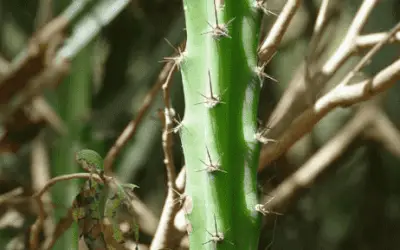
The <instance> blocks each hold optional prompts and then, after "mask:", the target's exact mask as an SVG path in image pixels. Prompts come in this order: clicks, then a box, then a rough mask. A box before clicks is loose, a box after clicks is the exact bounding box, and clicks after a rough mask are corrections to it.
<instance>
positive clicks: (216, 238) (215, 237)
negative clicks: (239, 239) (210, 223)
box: [203, 214, 235, 245]
mask: <svg viewBox="0 0 400 250" xmlns="http://www.w3.org/2000/svg"><path fill="white" fill-rule="evenodd" d="M214 225H215V234H212V233H210V232H209V231H208V230H207V229H206V231H207V233H208V234H209V235H210V236H211V239H210V240H208V241H206V242H204V243H203V245H205V244H208V243H210V242H214V244H215V245H216V244H218V243H221V242H222V241H224V240H225V241H226V242H228V243H229V244H232V245H235V244H234V243H233V242H231V241H228V240H226V239H225V235H224V233H223V232H218V227H217V218H216V217H215V214H214Z"/></svg>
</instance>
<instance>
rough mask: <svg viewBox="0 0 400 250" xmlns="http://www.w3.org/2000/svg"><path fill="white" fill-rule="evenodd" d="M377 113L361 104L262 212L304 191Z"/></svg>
mask: <svg viewBox="0 0 400 250" xmlns="http://www.w3.org/2000/svg"><path fill="white" fill-rule="evenodd" d="M377 112H378V110H377V109H376V108H375V107H374V106H372V105H365V107H363V108H362V109H361V110H360V111H359V112H358V113H357V114H356V115H355V116H354V117H353V118H352V119H351V121H349V122H348V123H347V124H346V125H345V126H344V127H343V129H342V130H341V131H339V132H338V133H337V134H336V135H335V136H334V138H332V139H331V140H330V141H329V142H328V143H327V144H325V145H324V147H323V148H321V149H320V150H319V151H318V152H317V153H315V154H314V155H313V156H312V157H311V158H310V159H309V160H308V161H307V162H306V163H305V164H304V165H303V166H302V167H300V168H299V169H298V170H297V171H296V172H295V173H293V174H292V175H291V176H290V177H288V178H287V179H286V180H285V181H283V182H282V183H281V184H280V185H279V186H278V187H277V188H275V189H274V190H273V191H272V192H271V193H270V194H269V195H268V197H266V198H265V200H264V201H263V202H264V204H263V205H262V209H263V210H264V211H283V210H284V209H285V207H286V206H287V205H288V203H289V202H291V201H293V199H295V198H296V195H298V194H299V192H301V191H303V190H304V189H306V188H308V187H309V186H310V185H311V184H312V183H313V182H314V181H315V180H316V179H317V177H319V176H321V174H322V173H324V172H325V171H326V170H327V169H328V167H329V166H331V164H332V163H333V162H334V161H335V160H336V159H337V158H338V157H339V156H340V155H341V154H342V153H343V152H344V151H345V150H346V148H347V147H348V146H349V145H350V143H351V142H352V141H353V140H354V138H355V137H356V136H358V135H359V134H360V132H362V130H363V129H364V128H365V127H366V126H367V125H368V124H369V123H370V122H371V120H373V119H374V117H375V115H376V113H377ZM271 197H273V199H271ZM267 222H272V219H271V220H270V219H269V217H267Z"/></svg>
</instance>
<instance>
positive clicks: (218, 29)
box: [201, 0, 235, 40]
mask: <svg viewBox="0 0 400 250" xmlns="http://www.w3.org/2000/svg"><path fill="white" fill-rule="evenodd" d="M214 16H215V26H214V25H212V24H210V23H209V22H207V23H208V25H209V26H210V27H211V30H210V31H206V32H203V33H201V34H202V35H204V34H211V37H212V38H213V39H215V40H220V39H221V38H222V37H228V38H232V37H231V36H230V35H229V30H228V28H229V25H230V24H231V23H232V21H233V20H235V18H232V19H231V20H229V21H228V22H227V23H226V24H223V23H221V24H220V23H219V21H218V13H217V4H216V2H215V0H214Z"/></svg>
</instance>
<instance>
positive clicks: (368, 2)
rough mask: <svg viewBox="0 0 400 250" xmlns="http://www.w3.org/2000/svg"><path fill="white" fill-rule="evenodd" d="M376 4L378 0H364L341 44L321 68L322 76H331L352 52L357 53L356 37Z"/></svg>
mask: <svg viewBox="0 0 400 250" xmlns="http://www.w3.org/2000/svg"><path fill="white" fill-rule="evenodd" d="M377 3H378V0H364V2H363V3H362V5H361V7H360V9H359V10H358V12H357V14H356V15H355V17H354V19H353V22H352V23H351V25H350V27H349V29H348V31H347V33H346V36H345V37H344V39H343V41H342V43H341V44H340V45H339V47H338V48H337V49H336V51H335V53H334V54H333V55H332V56H331V57H330V58H329V60H328V61H327V62H326V63H325V64H324V65H323V66H322V69H321V72H322V74H323V75H326V76H332V75H333V74H334V73H335V72H336V71H337V70H338V69H339V68H340V67H341V66H342V65H343V63H344V62H345V61H346V60H347V59H348V58H349V56H350V55H351V54H353V52H356V51H357V50H356V49H357V46H356V45H357V44H356V41H357V37H358V36H359V35H360V32H361V30H362V28H363V27H364V25H365V23H366V22H367V19H368V17H369V15H370V13H371V11H372V10H373V8H374V7H375V5H376V4H377Z"/></svg>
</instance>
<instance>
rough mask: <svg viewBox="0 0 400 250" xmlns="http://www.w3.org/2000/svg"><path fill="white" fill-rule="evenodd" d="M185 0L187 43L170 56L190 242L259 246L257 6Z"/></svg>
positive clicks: (194, 245) (232, 0) (243, 0)
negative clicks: (179, 99) (179, 106)
mask: <svg viewBox="0 0 400 250" xmlns="http://www.w3.org/2000/svg"><path fill="white" fill-rule="evenodd" d="M183 4H184V12H185V18H186V31H187V43H186V49H185V51H184V52H182V53H181V54H180V55H179V56H178V57H177V58H175V61H176V63H177V64H179V67H180V69H181V74H182V80H183V89H184V96H185V114H184V119H183V120H182V122H181V136H182V146H183V152H184V156H185V162H186V167H187V186H186V195H187V199H186V202H185V204H184V211H185V213H186V217H187V228H188V232H189V239H190V248H191V249H241V250H245V249H257V245H258V237H259V229H260V215H259V213H258V212H257V211H256V210H255V209H254V208H255V206H256V204H257V195H256V170H257V166H258V156H259V150H260V147H259V145H258V142H257V140H256V138H255V134H256V130H257V107H258V98H259V92H260V88H261V85H260V84H261V83H260V77H259V74H258V72H259V68H258V66H257V43H258V30H259V24H260V13H259V12H258V9H257V5H256V1H253V0H240V1H239V0H225V1H217V0H207V1H199V0H184V1H183Z"/></svg>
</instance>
